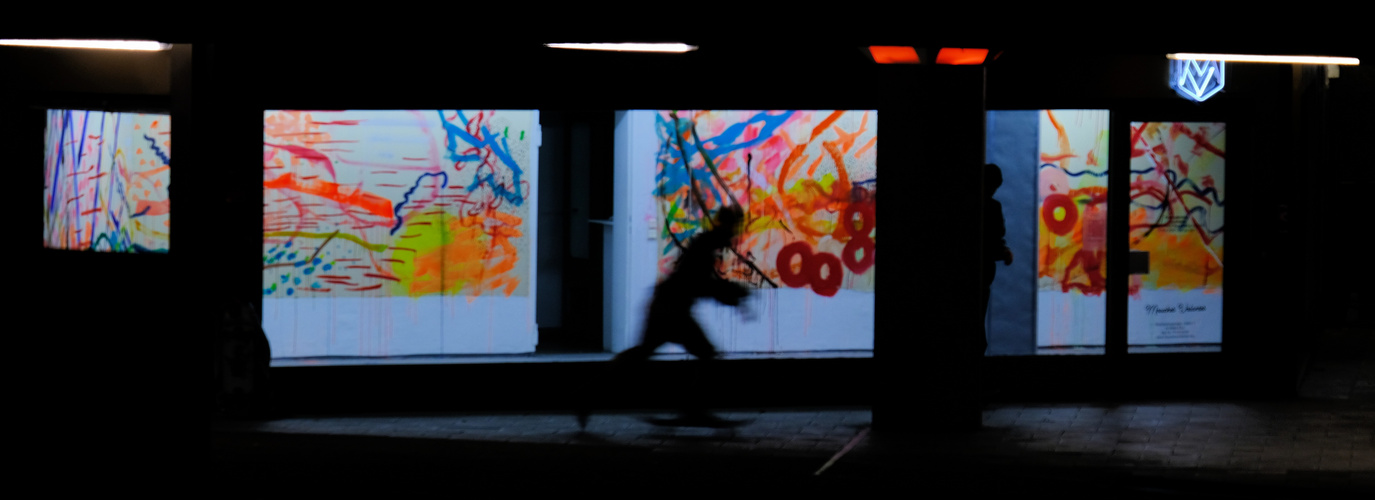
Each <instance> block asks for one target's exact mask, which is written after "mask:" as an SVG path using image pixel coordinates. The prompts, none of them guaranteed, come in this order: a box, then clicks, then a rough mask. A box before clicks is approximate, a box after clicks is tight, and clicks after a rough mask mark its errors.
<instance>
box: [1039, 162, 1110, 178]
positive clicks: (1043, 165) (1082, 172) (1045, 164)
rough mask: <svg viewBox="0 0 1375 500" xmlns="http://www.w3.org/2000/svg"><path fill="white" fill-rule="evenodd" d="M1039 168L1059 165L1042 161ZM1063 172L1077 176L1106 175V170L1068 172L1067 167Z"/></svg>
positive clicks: (1057, 166)
mask: <svg viewBox="0 0 1375 500" xmlns="http://www.w3.org/2000/svg"><path fill="white" fill-rule="evenodd" d="M1040 168H1060V166H1059V165H1056V164H1054V163H1042V164H1041V167H1040ZM1065 174H1066V175H1069V176H1070V177H1079V176H1081V175H1084V174H1088V175H1091V176H1094V177H1107V176H1108V171H1107V170H1104V171H1102V172H1090V171H1088V169H1084V170H1080V171H1078V172H1070V171H1069V170H1068V169H1065Z"/></svg>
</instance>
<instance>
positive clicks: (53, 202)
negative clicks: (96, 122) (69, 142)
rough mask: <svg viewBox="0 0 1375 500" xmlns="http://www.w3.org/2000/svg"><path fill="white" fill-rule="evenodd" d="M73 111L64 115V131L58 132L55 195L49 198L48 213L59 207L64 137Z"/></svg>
mask: <svg viewBox="0 0 1375 500" xmlns="http://www.w3.org/2000/svg"><path fill="white" fill-rule="evenodd" d="M71 119H72V112H71V111H70V110H68V111H67V112H66V115H65V116H63V117H62V131H61V132H58V133H57V166H56V167H55V168H53V184H52V187H53V196H52V198H48V214H49V215H51V214H53V213H54V212H55V211H56V210H55V209H56V207H57V198H58V195H57V189H58V188H57V183H58V180H59V179H60V178H59V176H60V175H61V173H62V138H63V137H65V136H66V135H67V125H69V124H71Z"/></svg>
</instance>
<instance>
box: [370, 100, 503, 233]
mask: <svg viewBox="0 0 1375 500" xmlns="http://www.w3.org/2000/svg"><path fill="white" fill-rule="evenodd" d="M455 111H456V112H457V113H458V119H459V121H461V122H463V123H465V124H466V123H468V117H467V116H465V115H464V114H463V111H461V110H455ZM436 112H437V113H439V123H440V124H442V125H443V126H444V132H445V133H446V134H447V135H448V140H447V141H445V144H446V146H445V149H447V150H449V154H448V158H449V160H452V161H455V162H460V161H476V160H479V159H481V157H480V156H478V155H461V154H458V144H457V143H456V142H455V139H461V140H463V142H466V143H468V145H469V146H472V147H474V148H478V149H482V148H484V147H486V148H491V150H492V153H494V154H496V155H497V158H498V159H500V160H501V162H502V163H504V164H506V166H507V167H510V169H511V180H512V185H514V186H515V191H511V190H508V189H506V186H503V185H501V183H500V182H497V179H496V173H495V172H492V173H488V174H487V175H486V176H482V175H475V176H474V177H473V183H472V184H471V185H469V186H468V192H469V193H471V192H473V191H474V190H476V189H477V188H478V186H480V185H482V184H483V183H486V184H487V185H488V186H490V187H491V188H492V191H493V192H495V193H496V195H497V196H500V197H502V198H504V199H505V200H506V201H508V202H510V203H512V204H514V205H515V206H521V204H523V203H524V202H525V195H524V194H522V193H521V190H520V175H521V174H522V173H524V171H523V170H521V168H520V165H517V164H516V160H515V159H514V158H511V153H510V151H511V147H510V146H509V145H508V144H507V142H506V138H504V137H502V138H501V142H500V143H498V142H497V138H498V137H500V136H496V135H494V134H492V131H491V130H488V129H487V126H486V125H483V126H481V130H482V136H483V137H486V139H478V138H477V137H474V136H473V135H472V134H469V133H468V131H467V130H464V129H463V127H460V126H458V125H455V124H453V123H450V122H449V120H446V119H444V110H442V109H441V110H437V111H436ZM478 168H481V166H479V167H478ZM393 232H395V230H393Z"/></svg>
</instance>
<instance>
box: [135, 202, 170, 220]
mask: <svg viewBox="0 0 1375 500" xmlns="http://www.w3.org/2000/svg"><path fill="white" fill-rule="evenodd" d="M171 201H172V200H162V201H148V200H138V204H137V205H135V206H134V213H136V214H139V213H141V214H143V215H146V216H153V215H163V214H165V213H167V212H170V211H171V206H172V205H171Z"/></svg>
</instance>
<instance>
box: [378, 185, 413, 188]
mask: <svg viewBox="0 0 1375 500" xmlns="http://www.w3.org/2000/svg"><path fill="white" fill-rule="evenodd" d="M377 186H378V187H389V188H403V187H406V186H405V185H403V184H378V185H377Z"/></svg>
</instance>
